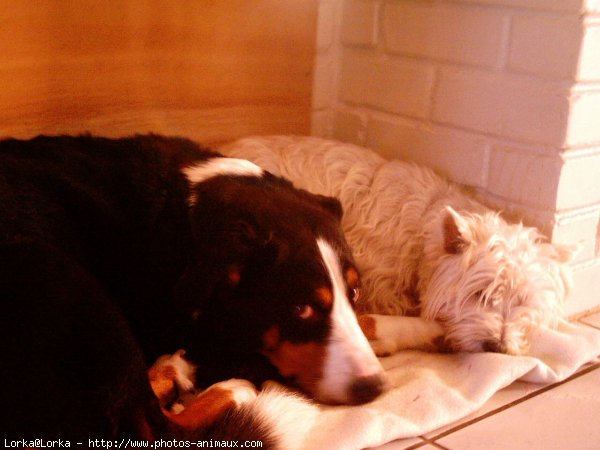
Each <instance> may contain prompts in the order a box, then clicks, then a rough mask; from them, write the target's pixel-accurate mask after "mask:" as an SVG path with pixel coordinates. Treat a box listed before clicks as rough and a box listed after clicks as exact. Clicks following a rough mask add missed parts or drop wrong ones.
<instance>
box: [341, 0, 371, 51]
mask: <svg viewBox="0 0 600 450" xmlns="http://www.w3.org/2000/svg"><path fill="white" fill-rule="evenodd" d="M378 23H379V2H375V1H374V0H346V1H345V2H344V14H343V19H342V42H343V43H344V44H346V45H361V46H368V47H373V46H375V45H376V44H377V32H378Z"/></svg>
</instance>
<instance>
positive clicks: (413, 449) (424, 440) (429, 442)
mask: <svg viewBox="0 0 600 450" xmlns="http://www.w3.org/2000/svg"><path fill="white" fill-rule="evenodd" d="M419 438H420V439H421V442H417V443H416V444H412V445H410V446H408V447H406V448H404V449H403V450H416V449H418V448H421V447H424V446H425V445H431V446H433V447H435V448H439V449H440V450H450V449H449V448H448V447H444V446H443V445H441V444H439V443H438V442H435V441H433V440H431V439H429V438H426V437H425V436H419Z"/></svg>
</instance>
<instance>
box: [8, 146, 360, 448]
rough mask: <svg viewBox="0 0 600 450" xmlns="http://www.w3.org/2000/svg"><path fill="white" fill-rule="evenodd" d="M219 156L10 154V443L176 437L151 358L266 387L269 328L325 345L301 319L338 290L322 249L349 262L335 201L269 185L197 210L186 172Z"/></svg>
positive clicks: (200, 197)
mask: <svg viewBox="0 0 600 450" xmlns="http://www.w3.org/2000/svg"><path fill="white" fill-rule="evenodd" d="M215 155H216V154H215V153H213V152H210V151H208V150H206V149H202V148H200V147H199V146H197V145H196V144H194V143H192V142H190V141H187V140H184V139H174V138H164V137H160V136H137V137H132V138H126V139H104V138H96V137H91V136H80V137H38V138H35V139H33V140H30V141H19V140H12V139H11V140H4V141H1V142H0V301H1V302H2V304H1V308H2V310H1V314H0V336H1V337H0V339H1V341H2V344H1V346H0V398H1V399H2V400H3V407H2V412H1V413H0V430H2V431H3V432H5V431H6V432H7V433H8V434H5V436H6V437H7V438H11V437H14V438H17V439H19V438H21V439H22V438H23V437H27V436H32V434H31V433H32V432H36V433H37V434H36V436H35V437H44V438H47V439H50V438H53V437H56V438H61V437H62V438H65V437H67V436H68V437H69V438H77V439H87V438H91V437H106V438H111V439H112V438H118V437H131V436H141V437H146V438H150V437H162V436H170V435H173V434H175V435H177V434H178V433H181V431H180V430H179V431H178V430H175V429H174V428H173V427H172V425H171V424H170V423H167V422H166V419H165V418H164V416H163V415H162V413H161V412H160V409H159V407H158V404H157V401H156V399H155V398H154V396H153V394H152V392H151V390H150V387H149V384H148V382H147V375H146V370H147V367H148V365H149V364H151V363H152V362H153V361H154V360H155V358H156V357H157V356H159V355H161V354H163V353H172V352H173V351H175V350H177V349H178V348H185V349H187V350H188V356H190V357H191V358H192V359H193V360H194V361H195V362H197V363H199V365H200V370H199V373H200V375H201V381H202V382H203V383H204V384H208V383H211V382H213V381H217V380H220V379H224V378H228V377H231V376H246V377H249V378H252V379H253V380H254V381H256V382H260V381H262V380H264V379H265V378H267V377H274V376H276V375H277V374H276V370H275V369H274V368H273V367H272V366H271V365H270V364H269V363H268V362H267V361H266V359H264V358H263V357H262V356H261V355H260V347H261V345H262V343H261V335H262V333H264V331H265V330H266V329H267V327H268V326H269V325H271V324H273V323H280V324H282V330H285V336H283V338H285V339H287V340H289V341H292V342H306V341H309V340H319V339H325V337H326V335H327V333H328V322H327V320H326V317H325V316H326V314H325V312H324V314H323V317H322V318H321V319H320V320H315V321H314V322H313V323H312V324H311V325H310V326H309V327H306V326H305V324H304V325H303V326H300V325H299V323H298V322H297V320H296V319H295V318H294V316H293V307H294V305H296V304H298V303H302V302H305V301H306V298H309V297H310V296H311V295H312V291H311V290H312V289H314V288H315V287H317V286H318V284H319V283H328V280H327V277H326V275H325V273H324V269H323V267H322V265H319V263H318V262H317V261H319V259H318V258H317V257H316V256H317V255H316V254H315V252H316V247H315V245H314V240H315V237H316V236H319V235H320V236H323V237H326V238H327V239H328V240H329V241H331V242H333V243H335V244H336V245H337V246H338V247H339V248H338V249H337V250H339V252H340V254H341V255H342V258H343V261H344V263H345V264H346V263H347V264H351V256H350V252H349V250H348V248H347V246H346V244H345V242H344V240H343V237H342V235H341V232H340V229H339V217H340V215H341V208H340V206H339V203H338V202H337V201H334V200H332V199H328V198H324V197H318V196H313V195H311V194H308V193H306V192H303V191H298V190H295V189H293V187H292V186H291V185H290V184H289V183H287V182H286V181H283V180H281V179H279V178H276V177H273V176H271V175H268V174H267V175H265V176H264V177H262V178H261V179H260V180H259V179H255V178H252V177H225V176H220V177H215V178H213V179H210V180H209V181H207V182H204V183H200V184H199V185H198V186H197V187H196V190H195V195H196V198H197V202H196V204H195V206H194V207H193V208H191V209H190V206H189V203H188V200H189V197H190V194H191V193H190V187H189V183H188V181H187V180H186V178H185V177H184V176H183V175H182V173H181V169H182V167H184V166H187V165H190V164H192V163H194V162H198V161H202V160H206V159H207V158H211V157H214V156H215ZM232 268H235V269H239V273H240V278H239V282H236V283H232V282H231V280H230V279H229V278H228V274H229V273H230V272H231V270H232ZM307 280H308V281H307ZM202 376H204V377H203V379H202ZM240 414H241V413H240ZM246 416H247V415H246ZM246 416H245V417H246ZM232 417H236V415H235V414H233V415H232V416H230V417H229V418H228V419H227V420H229V421H231V420H233V419H232ZM246 419H247V417H246ZM252 420H254V419H250V422H252ZM226 423H227V422H225V424H226ZM222 425H223V424H217V425H216V427H215V428H214V432H215V433H216V430H217V429H218V430H222ZM147 429H150V430H151V436H148V432H147ZM252 429H253V430H254V432H253V433H250V435H251V436H252V437H250V438H256V435H255V434H254V433H256V432H258V433H259V435H261V436H262V435H264V433H261V432H260V427H258V428H256V427H254V426H253V427H252ZM257 430H259V431H257ZM206 433H208V434H206ZM210 433H211V430H203V431H202V432H201V433H200V436H203V437H206V436H209V437H210ZM219 433H220V434H218V435H219V436H225V434H226V433H224V432H222V431H219Z"/></svg>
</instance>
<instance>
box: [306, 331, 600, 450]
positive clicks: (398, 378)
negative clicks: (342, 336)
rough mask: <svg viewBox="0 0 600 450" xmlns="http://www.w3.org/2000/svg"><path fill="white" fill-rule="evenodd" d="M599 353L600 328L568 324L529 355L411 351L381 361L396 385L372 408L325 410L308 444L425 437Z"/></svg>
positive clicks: (540, 337)
mask: <svg viewBox="0 0 600 450" xmlns="http://www.w3.org/2000/svg"><path fill="white" fill-rule="evenodd" d="M598 355H600V331H597V330H594V329H592V328H589V327H585V326H582V325H575V324H571V323H565V324H563V325H561V327H560V329H559V330H558V331H557V330H549V329H540V330H538V331H537V332H536V334H535V336H534V337H533V339H532V346H531V350H530V355H528V356H508V355H503V354H497V353H471V354H467V353H461V354H434V353H423V352H416V351H409V352H401V353H398V354H396V355H393V356H391V357H388V358H382V360H381V361H382V364H383V366H384V368H385V369H386V372H387V374H388V376H389V378H390V381H391V383H392V384H393V386H394V388H393V389H392V390H390V391H389V392H388V393H386V394H385V395H383V396H382V397H380V398H379V399H377V400H376V401H374V402H372V403H370V404H368V405H364V406H358V407H331V408H324V409H323V411H322V413H321V417H319V419H318V420H317V422H316V425H315V426H314V427H313V429H312V430H310V432H308V433H307V435H308V436H309V437H308V442H307V443H306V446H305V448H307V449H333V448H335V449H336V450H342V449H363V448H368V447H374V446H378V445H382V444H384V443H386V442H389V441H393V440H395V439H400V438H408V437H414V436H418V435H422V434H424V433H427V432H430V431H432V430H435V429H436V428H439V427H441V426H444V425H448V424H450V423H452V422H454V421H457V420H459V419H461V418H463V417H465V416H467V415H469V414H471V413H473V412H475V411H477V410H478V409H479V408H480V407H481V406H482V405H483V404H484V403H485V402H486V401H487V400H488V399H489V398H490V397H491V396H492V395H493V394H494V393H495V392H497V391H498V390H500V389H502V388H504V387H506V386H508V385H509V384H511V383H512V382H514V381H516V380H522V381H526V382H531V383H543V384H548V383H555V382H558V381H561V380H564V379H565V378H567V377H569V376H570V375H572V374H573V373H574V372H575V371H576V370H577V369H578V368H580V367H581V366H582V365H584V364H586V363H588V362H592V361H596V360H597V356H598ZM298 426H301V424H298ZM307 431H309V430H307Z"/></svg>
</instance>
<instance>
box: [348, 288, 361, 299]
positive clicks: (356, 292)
mask: <svg viewBox="0 0 600 450" xmlns="http://www.w3.org/2000/svg"><path fill="white" fill-rule="evenodd" d="M349 293H350V295H349V298H350V300H351V301H352V303H356V302H357V301H358V300H359V299H360V288H357V287H355V288H350V290H349Z"/></svg>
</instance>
